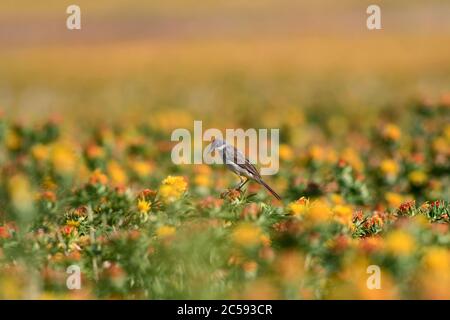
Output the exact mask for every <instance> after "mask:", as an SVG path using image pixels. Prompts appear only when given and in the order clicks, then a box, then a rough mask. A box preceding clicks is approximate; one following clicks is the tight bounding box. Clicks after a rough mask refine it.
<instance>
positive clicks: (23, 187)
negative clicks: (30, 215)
mask: <svg viewBox="0 0 450 320" xmlns="http://www.w3.org/2000/svg"><path fill="white" fill-rule="evenodd" d="M8 191H9V194H10V197H11V201H12V204H13V206H14V207H15V208H16V209H17V210H19V211H21V212H27V211H29V210H31V209H32V208H33V193H32V191H31V186H30V182H29V181H28V179H27V177H26V176H24V175H22V174H17V175H15V176H13V177H11V179H9V181H8Z"/></svg>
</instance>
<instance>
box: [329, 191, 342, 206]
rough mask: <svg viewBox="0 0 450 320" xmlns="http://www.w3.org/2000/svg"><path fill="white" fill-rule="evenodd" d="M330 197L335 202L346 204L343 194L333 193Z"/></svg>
mask: <svg viewBox="0 0 450 320" xmlns="http://www.w3.org/2000/svg"><path fill="white" fill-rule="evenodd" d="M330 198H331V201H332V202H333V203H334V204H344V203H345V201H344V198H342V196H341V195H339V194H337V193H333V194H332V195H331V196H330Z"/></svg>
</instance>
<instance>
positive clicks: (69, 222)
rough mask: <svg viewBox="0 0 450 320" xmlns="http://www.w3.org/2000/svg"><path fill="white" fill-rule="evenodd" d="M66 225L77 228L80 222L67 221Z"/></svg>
mask: <svg viewBox="0 0 450 320" xmlns="http://www.w3.org/2000/svg"><path fill="white" fill-rule="evenodd" d="M66 225H68V226H71V227H78V226H79V225H80V222H79V221H75V220H68V221H67V222H66Z"/></svg>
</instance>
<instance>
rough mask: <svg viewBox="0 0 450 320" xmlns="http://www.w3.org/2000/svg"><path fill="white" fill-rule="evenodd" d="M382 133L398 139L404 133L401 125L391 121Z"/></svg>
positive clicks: (394, 139) (384, 135)
mask: <svg viewBox="0 0 450 320" xmlns="http://www.w3.org/2000/svg"><path fill="white" fill-rule="evenodd" d="M382 135H383V137H384V138H385V139H388V140H392V141H397V140H399V139H400V137H401V135H402V133H401V131H400V129H399V127H397V126H396V125H395V124H392V123H389V124H387V125H386V126H385V127H384V128H383V130H382Z"/></svg>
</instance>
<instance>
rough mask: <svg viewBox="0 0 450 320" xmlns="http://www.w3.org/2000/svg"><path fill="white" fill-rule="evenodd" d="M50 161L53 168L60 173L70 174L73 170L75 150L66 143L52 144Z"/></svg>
mask: <svg viewBox="0 0 450 320" xmlns="http://www.w3.org/2000/svg"><path fill="white" fill-rule="evenodd" d="M51 161H52V164H53V166H54V167H55V170H56V171H57V172H58V173H60V174H71V173H73V171H74V170H75V165H76V158H75V152H74V150H73V149H72V148H71V147H70V146H68V145H66V144H57V145H55V146H54V148H53V150H52V153H51Z"/></svg>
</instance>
